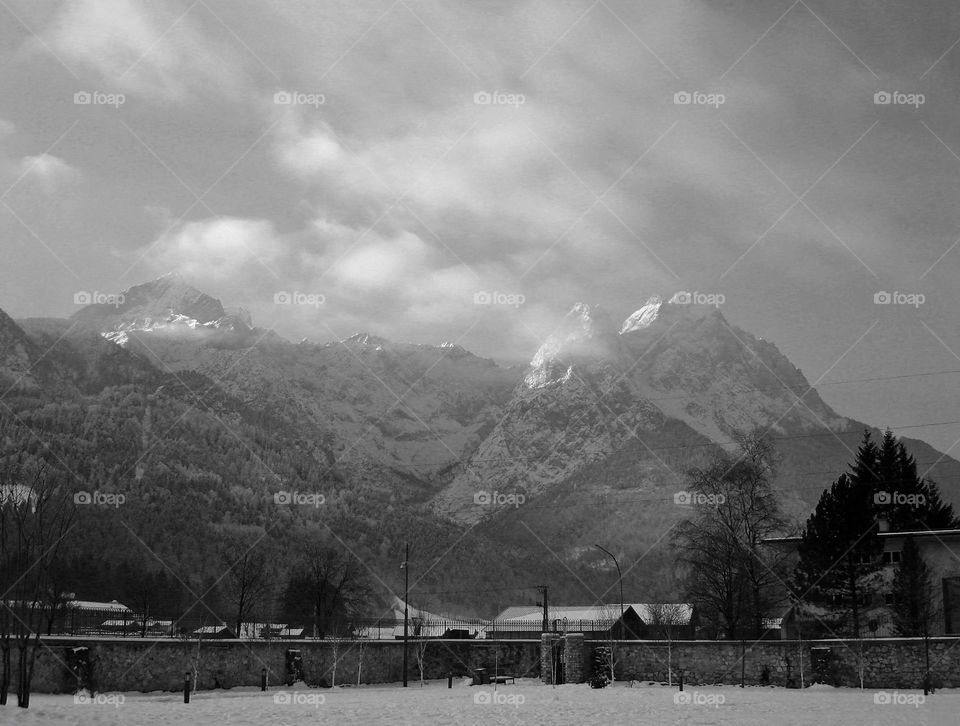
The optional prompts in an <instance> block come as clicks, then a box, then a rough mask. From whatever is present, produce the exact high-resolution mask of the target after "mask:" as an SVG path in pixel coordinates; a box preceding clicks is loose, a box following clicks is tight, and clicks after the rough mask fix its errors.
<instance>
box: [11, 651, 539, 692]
mask: <svg viewBox="0 0 960 726" xmlns="http://www.w3.org/2000/svg"><path fill="white" fill-rule="evenodd" d="M75 648H88V649H89V650H88V653H87V654H86V655H87V657H88V659H89V663H90V666H89V684H85V685H89V686H90V687H92V688H94V689H95V690H98V691H101V692H108V691H156V690H160V691H175V690H179V689H181V688H182V687H183V679H184V673H186V672H188V671H189V672H190V673H191V675H192V677H193V678H195V679H196V684H197V686H196V687H197V688H198V689H201V690H203V689H212V688H232V687H234V686H257V685H259V684H260V677H261V671H262V670H263V669H266V671H267V682H268V684H269V685H270V686H280V685H283V684H284V683H286V682H288V681H289V680H290V676H289V675H288V669H287V660H288V658H287V651H288V650H297V651H299V652H300V657H301V659H302V667H303V678H304V680H305V681H306V682H307V683H309V684H311V685H321V684H322V685H331V684H332V683H333V682H334V678H335V679H336V683H337V684H342V683H356V682H357V669H358V665H359V666H360V678H361V682H363V683H389V682H397V681H401V680H403V643H402V642H401V641H367V642H364V641H358V640H353V641H337V642H335V641H330V640H323V641H315V640H311V641H236V640H209V641H203V642H201V643H199V644H198V643H197V641H180V640H169V639H167V640H149V639H139V638H117V639H111V640H83V639H70V638H46V639H45V640H44V642H43V646H42V647H41V649H40V651H39V653H38V656H37V665H36V669H35V671H34V678H33V690H34V691H35V692H37V693H71V692H73V691H75V690H76V688H77V681H78V679H77V677H76V675H74V673H73V672H72V670H71V668H72V666H73V665H74V663H75V662H76V660H77V659H76V657H75V656H74V655H73V653H74V652H75V651H74V649H75ZM538 650H539V644H538V643H537V642H536V641H526V640H510V641H492V640H489V641H488V640H479V641H478V640H428V641H423V642H421V643H418V642H417V641H411V642H410V644H409V654H408V662H409V665H408V671H407V673H408V679H409V680H410V681H411V682H416V681H418V680H419V679H420V660H421V658H422V662H423V671H424V678H426V679H435V678H446V677H447V676H448V675H451V674H453V675H454V676H463V675H472V672H473V669H475V668H486V669H487V670H488V672H489V673H490V674H493V672H494V670H496V671H498V672H499V673H500V674H504V675H512V676H522V677H539V675H540V664H539V657H538V656H539V652H538ZM13 660H14V663H16V652H14V653H13ZM334 665H335V666H336V672H334ZM14 676H16V674H15V673H14Z"/></svg>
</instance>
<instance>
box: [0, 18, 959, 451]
mask: <svg viewBox="0 0 960 726" xmlns="http://www.w3.org/2000/svg"><path fill="white" fill-rule="evenodd" d="M958 40H960V12H958V9H957V6H956V4H955V3H951V2H933V3H923V2H910V3H904V2H902V1H897V2H866V1H863V2H854V1H851V2H840V3H838V2H834V1H833V0H830V1H827V0H806V1H804V0H798V1H797V2H793V3H791V2H790V0H758V1H757V2H750V1H748V0H739V1H736V0H729V1H720V0H714V1H711V2H706V1H704V2H691V1H683V0H665V1H664V2H646V1H643V2H638V1H637V0H623V1H620V0H600V1H598V2H591V0H576V1H573V0H570V1H567V0H563V1H561V0H551V1H549V2H547V1H543V2H519V1H518V2H506V1H486V2H484V1H474V2H467V1H464V2H424V1H423V0H397V2H391V1H390V0H379V1H378V2H358V1H357V0H348V1H344V2H330V1H327V2H317V1H316V0H287V1H284V2H279V1H278V2H263V1H257V2H254V1H253V0H198V1H197V2H191V1H190V0H163V1H162V2H161V1H158V0H75V1H67V2H60V1H54V0H2V2H0V54H2V58H0V253H2V261H0V308H3V309H4V310H6V311H7V312H9V313H10V314H11V315H13V316H14V317H26V316H36V315H55V316H66V315H69V314H71V313H72V312H73V311H74V310H75V309H76V308H75V306H74V304H73V296H74V293H75V292H77V291H79V290H87V291H94V290H98V291H101V292H116V291H119V290H122V289H124V288H127V287H129V286H130V285H133V284H136V283H139V282H143V281H145V280H148V279H151V278H153V277H156V276H157V275H159V274H161V273H164V272H168V271H171V270H177V271H179V272H181V273H182V274H183V275H184V276H186V277H187V278H188V279H189V280H190V281H191V282H192V283H193V284H194V285H196V286H197V287H199V288H201V289H203V290H204V291H206V292H209V293H210V294H212V295H215V296H217V297H219V298H220V299H221V300H222V301H223V302H224V304H226V305H241V306H244V307H246V308H248V309H249V310H250V311H251V312H252V314H253V316H254V319H255V321H256V322H257V323H258V324H260V325H263V326H268V327H273V328H275V329H276V330H277V331H278V332H280V333H281V334H283V335H285V336H287V337H290V338H292V339H299V338H301V337H304V336H307V337H310V338H311V339H314V340H318V341H325V340H330V339H334V338H341V337H346V336H348V335H350V334H352V333H354V332H357V331H368V332H371V333H375V334H379V335H383V336H385V337H388V338H391V339H395V340H412V341H417V342H433V343H439V342H441V341H456V342H459V343H460V344H461V345H463V346H465V347H466V348H468V349H470V350H473V351H474V352H476V353H478V354H481V355H487V356H491V357H494V358H495V359H497V360H499V361H501V362H516V361H524V360H528V359H529V358H530V356H531V355H532V354H533V352H534V351H535V350H536V348H537V346H538V345H539V342H540V341H541V340H542V339H543V338H544V337H545V336H546V335H548V334H549V332H550V330H551V328H552V327H553V326H554V325H555V324H556V322H557V320H558V318H559V316H561V315H563V314H564V313H565V312H566V311H567V310H568V309H569V308H570V307H571V306H572V305H573V304H574V303H575V302H577V301H584V302H588V303H599V304H601V305H604V306H605V307H607V308H608V309H609V310H610V312H611V313H612V314H613V315H614V317H615V318H620V319H622V318H625V317H626V316H627V315H629V314H630V313H631V312H633V311H634V310H635V309H636V308H637V307H639V306H640V305H641V304H642V303H643V302H644V301H645V300H646V299H647V297H649V296H650V295H652V294H663V295H671V294H672V293H674V292H676V291H678V290H687V291H691V292H692V291H700V292H705V293H718V294H722V295H723V296H724V300H725V301H724V304H723V306H722V311H723V313H724V314H725V315H726V317H727V318H728V320H730V321H731V322H732V323H734V324H737V325H739V326H741V327H743V328H745V329H747V330H749V331H750V332H752V333H754V334H755V335H758V336H762V337H764V338H767V339H769V340H772V341H773V342H775V343H776V344H777V345H778V346H779V347H780V349H781V350H782V351H783V352H784V353H786V354H787V355H788V357H789V358H790V359H791V360H792V361H793V362H794V363H795V364H796V365H798V366H799V367H800V368H801V370H802V371H803V372H804V373H805V374H806V375H807V377H808V378H809V379H810V380H811V381H815V380H818V379H819V378H821V377H822V376H824V375H825V378H824V381H825V382H830V381H847V380H850V379H862V378H867V377H876V376H895V375H902V374H912V373H920V372H927V371H947V370H958V369H960V358H958V357H957V356H958V355H960V331H958V329H957V315H956V313H955V311H956V310H957V308H958V302H960V290H958V286H957V284H956V282H957V281H958V280H960V245H957V248H954V245H956V244H957V240H958V238H960V205H958V204H957V199H958V191H960V156H958V154H960V98H958V80H957V79H958V78H960V43H958ZM878 92H887V93H889V94H891V96H889V97H881V98H880V100H881V101H882V100H887V99H889V100H890V101H891V102H890V103H877V102H876V100H877V99H875V94H877V93H878ZM278 93H285V94H287V95H286V96H284V95H281V96H279V97H278V96H277V95H276V94H278ZM78 94H79V95H78ZM85 94H89V95H85ZM483 94H486V95H483ZM677 94H689V95H688V96H683V95H681V96H679V97H678V96H677ZM687 99H689V100H691V101H692V102H691V103H682V102H680V103H678V102H677V101H678V100H679V101H684V100H687ZM85 100H89V101H90V102H89V103H83V101H85ZM287 100H292V101H293V102H292V103H284V102H283V101H287ZM281 291H286V292H290V293H293V292H300V293H304V294H314V295H323V296H324V299H325V302H324V304H323V305H320V306H310V305H290V306H284V305H276V304H274V295H275V294H276V293H278V292H281ZM881 291H887V292H890V293H893V292H894V291H898V292H900V293H909V294H922V295H923V296H924V298H923V304H922V305H919V306H917V305H911V304H897V303H896V301H894V303H892V304H888V305H877V304H875V302H874V297H875V295H876V294H877V293H878V292H881ZM483 292H487V293H494V292H497V293H500V296H498V297H494V298H493V303H494V304H490V305H479V304H476V303H475V296H476V295H477V294H478V293H483ZM520 295H522V296H523V298H522V299H523V303H522V304H521V305H519V306H517V305H515V304H513V303H515V302H517V301H518V298H517V297H516V296H520ZM509 296H513V297H509ZM901 300H903V301H906V300H907V298H901ZM909 300H910V301H915V300H917V298H910V299H909ZM958 381H960V374H939V375H934V376H925V377H914V378H904V379H898V380H893V381H886V382H854V383H838V384H836V385H830V386H826V387H824V388H822V389H821V390H822V393H823V395H824V397H825V399H826V400H827V401H828V402H829V403H831V404H832V405H834V406H835V407H836V408H837V409H838V410H839V411H840V413H843V414H846V415H850V416H854V417H859V418H861V419H864V420H867V421H869V422H870V423H872V424H875V425H878V426H885V425H892V426H895V427H896V426H908V425H915V424H927V423H931V422H943V421H952V420H955V419H958V418H960V416H958V411H960V408H958V406H957V403H958V395H957V391H958V386H957V383H958ZM902 431H903V433H905V434H909V435H912V436H918V437H921V438H925V439H927V440H929V441H931V442H933V443H935V444H937V445H938V446H940V448H942V449H945V448H947V447H950V446H951V445H953V443H954V442H955V440H956V439H957V438H960V426H957V425H948V426H929V427H926V428H914V429H903V430H902ZM958 449H960V445H958V446H957V447H956V448H955V449H954V450H953V451H952V452H951V453H953V454H954V455H956V454H957V453H958Z"/></svg>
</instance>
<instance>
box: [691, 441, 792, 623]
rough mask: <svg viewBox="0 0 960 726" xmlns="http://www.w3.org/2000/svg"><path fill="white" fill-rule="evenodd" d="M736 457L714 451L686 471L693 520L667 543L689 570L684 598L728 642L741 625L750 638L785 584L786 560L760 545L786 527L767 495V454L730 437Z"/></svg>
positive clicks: (764, 445) (766, 448) (770, 471)
mask: <svg viewBox="0 0 960 726" xmlns="http://www.w3.org/2000/svg"><path fill="white" fill-rule="evenodd" d="M735 438H737V440H738V443H739V446H740V453H739V454H738V455H737V456H731V455H729V454H727V453H725V452H719V453H718V454H717V455H716V456H715V457H714V459H713V461H712V462H711V463H710V465H709V466H708V467H707V468H706V469H692V470H691V471H690V472H688V475H687V482H688V487H689V497H690V500H691V501H690V503H691V504H692V505H693V512H694V516H693V518H692V519H690V520H688V521H687V522H685V523H683V524H682V525H681V526H679V527H678V529H677V534H676V536H675V538H674V544H675V545H676V546H677V547H678V549H679V550H680V554H681V558H682V559H683V561H684V562H685V563H686V564H687V565H688V566H689V568H690V587H689V593H690V596H691V598H692V599H694V601H695V602H698V603H699V604H700V605H702V606H703V607H704V609H705V610H706V611H708V612H712V613H713V615H714V616H715V618H716V619H717V620H718V621H719V622H720V623H722V626H723V629H724V631H725V633H726V635H727V637H728V638H735V637H736V632H737V629H738V627H740V626H741V625H742V624H743V622H744V620H748V621H749V622H750V623H751V625H752V628H753V631H754V634H755V636H756V637H760V636H761V634H762V631H763V617H764V615H765V613H766V611H767V610H768V609H769V608H770V607H771V605H772V604H773V602H774V601H776V600H777V599H778V598H779V599H782V598H783V597H784V594H781V591H782V590H783V588H782V583H783V582H784V581H785V579H786V572H785V563H786V556H787V555H786V553H785V552H782V551H778V550H776V549H775V548H772V547H770V546H769V545H767V544H766V540H767V539H768V538H769V537H772V536H774V535H775V534H778V533H780V532H781V531H782V530H783V529H784V528H785V526H786V522H785V520H784V518H783V517H782V515H781V513H780V507H779V504H778V502H777V498H776V495H775V493H774V491H773V487H772V480H773V475H774V465H775V462H774V453H773V449H772V446H771V444H770V442H769V440H768V439H767V438H765V437H763V436H760V435H758V434H756V433H747V434H743V433H738V434H737V435H736V437H735Z"/></svg>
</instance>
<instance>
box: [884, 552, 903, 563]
mask: <svg viewBox="0 0 960 726" xmlns="http://www.w3.org/2000/svg"><path fill="white" fill-rule="evenodd" d="M899 562H900V550H890V551H887V552H884V553H883V563H884V564H885V565H896V564H898V563H899Z"/></svg>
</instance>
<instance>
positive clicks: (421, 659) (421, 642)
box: [414, 634, 429, 688]
mask: <svg viewBox="0 0 960 726" xmlns="http://www.w3.org/2000/svg"><path fill="white" fill-rule="evenodd" d="M414 642H415V643H416V650H415V651H414V652H415V653H416V656H417V667H418V668H419V669H420V688H423V670H424V664H425V661H426V657H427V643H428V642H429V641H428V640H427V637H426V636H425V635H422V634H421V635H420V637H419V638H417V640H416V641H414Z"/></svg>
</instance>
